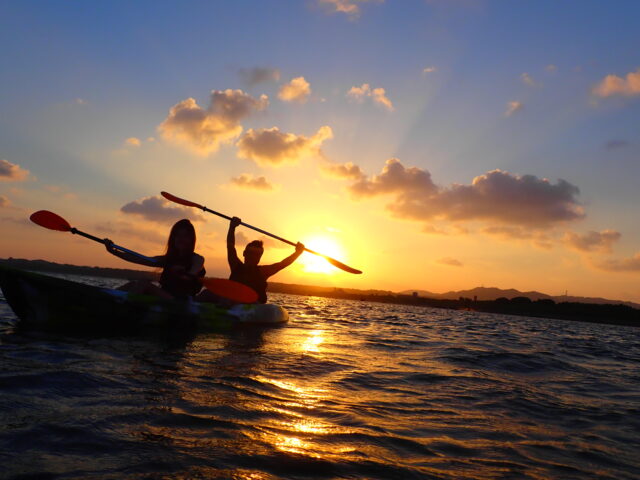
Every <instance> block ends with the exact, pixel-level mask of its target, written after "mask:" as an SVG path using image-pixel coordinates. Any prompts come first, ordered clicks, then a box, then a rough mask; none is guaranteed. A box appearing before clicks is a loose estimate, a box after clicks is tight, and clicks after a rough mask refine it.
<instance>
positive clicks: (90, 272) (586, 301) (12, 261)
mask: <svg viewBox="0 0 640 480" xmlns="http://www.w3.org/2000/svg"><path fill="white" fill-rule="evenodd" d="M0 265H3V266H7V267H13V268H20V269H24V270H34V271H42V272H52V273H64V274H73V275H85V276H91V277H107V278H120V279H131V280H133V279H152V280H153V279H157V278H158V276H159V272H149V271H142V270H133V269H125V268H105V267H87V266H78V265H70V264H60V263H54V262H48V261H46V260H25V259H16V258H7V259H0ZM269 292H272V293H288V294H293V295H306V296H318V297H328V298H341V299H347V300H357V301H369V302H381V303H395V304H402V305H415V306H423V307H435V308H449V309H454V310H468V311H479V312H490V313H502V314H507V315H519V316H528V317H543V318H557V319H564V320H578V321H586V322H596V323H608V324H615V325H629V326H640V304H638V303H634V302H625V301H620V300H608V299H605V298H599V297H576V296H564V295H561V296H551V295H547V294H545V293H540V292H535V291H532V292H521V291H519V290H515V289H500V288H493V287H492V288H486V287H477V288H473V289H470V290H458V291H450V292H445V293H433V292H428V291H425V290H405V291H403V292H392V291H390V290H375V289H372V290H359V289H354V288H337V287H321V286H313V285H299V284H290V283H279V282H269Z"/></svg>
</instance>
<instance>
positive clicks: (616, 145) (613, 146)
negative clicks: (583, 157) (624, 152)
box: [604, 140, 629, 150]
mask: <svg viewBox="0 0 640 480" xmlns="http://www.w3.org/2000/svg"><path fill="white" fill-rule="evenodd" d="M628 146H629V142H627V141H626V140H609V141H608V142H607V143H606V144H605V145H604V148H605V149H606V150H618V149H620V148H625V147H628Z"/></svg>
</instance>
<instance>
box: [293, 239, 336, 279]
mask: <svg viewBox="0 0 640 480" xmlns="http://www.w3.org/2000/svg"><path fill="white" fill-rule="evenodd" d="M302 243H304V245H305V247H307V248H309V249H311V250H314V251H316V252H318V253H322V254H324V255H328V256H330V257H333V258H336V259H338V260H343V258H344V252H343V251H342V248H340V246H339V245H338V244H337V243H336V242H335V241H334V240H333V239H331V238H327V237H313V238H311V239H309V240H307V241H303V242H302ZM300 263H301V265H302V269H303V270H304V271H305V272H310V273H324V274H332V273H336V272H339V271H340V270H338V269H337V268H336V267H334V266H333V265H331V264H330V263H329V262H327V261H326V260H325V259H324V258H322V257H319V256H317V255H313V254H311V253H305V254H304V255H303V256H302V257H301V258H300Z"/></svg>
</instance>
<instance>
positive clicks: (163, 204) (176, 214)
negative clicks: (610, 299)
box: [120, 195, 203, 223]
mask: <svg viewBox="0 0 640 480" xmlns="http://www.w3.org/2000/svg"><path fill="white" fill-rule="evenodd" d="M173 205H175V204H173V203H170V202H169V201H168V200H166V199H165V198H164V197H161V196H159V195H158V196H154V197H145V198H142V199H140V200H134V201H133V202H129V203H127V204H126V205H124V206H123V207H122V208H121V209H120V211H121V212H123V213H127V214H131V215H138V216H140V217H142V218H144V219H145V220H150V221H152V222H158V223H174V222H176V221H178V220H180V219H182V218H188V219H189V220H191V221H195V222H201V221H203V218H202V217H201V216H200V215H197V214H194V213H193V212H192V211H191V210H189V209H187V208H185V207H180V206H173Z"/></svg>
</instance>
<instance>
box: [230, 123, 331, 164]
mask: <svg viewBox="0 0 640 480" xmlns="http://www.w3.org/2000/svg"><path fill="white" fill-rule="evenodd" d="M332 137H333V132H332V131H331V127H328V126H326V125H325V126H323V127H320V129H319V130H318V131H317V132H316V134H315V135H313V136H312V137H305V136H304V135H296V134H294V133H285V132H281V131H280V130H279V129H278V127H273V128H261V129H258V130H253V129H250V130H248V131H247V133H245V134H244V135H243V136H242V138H240V140H238V142H237V143H236V145H237V147H238V156H239V157H241V158H246V159H249V160H253V161H254V162H256V163H258V164H260V165H269V166H279V165H282V164H285V163H296V162H298V161H299V160H300V159H302V158H305V157H311V156H315V155H320V153H321V152H320V147H321V145H322V142H324V141H325V140H327V139H330V138H332Z"/></svg>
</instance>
